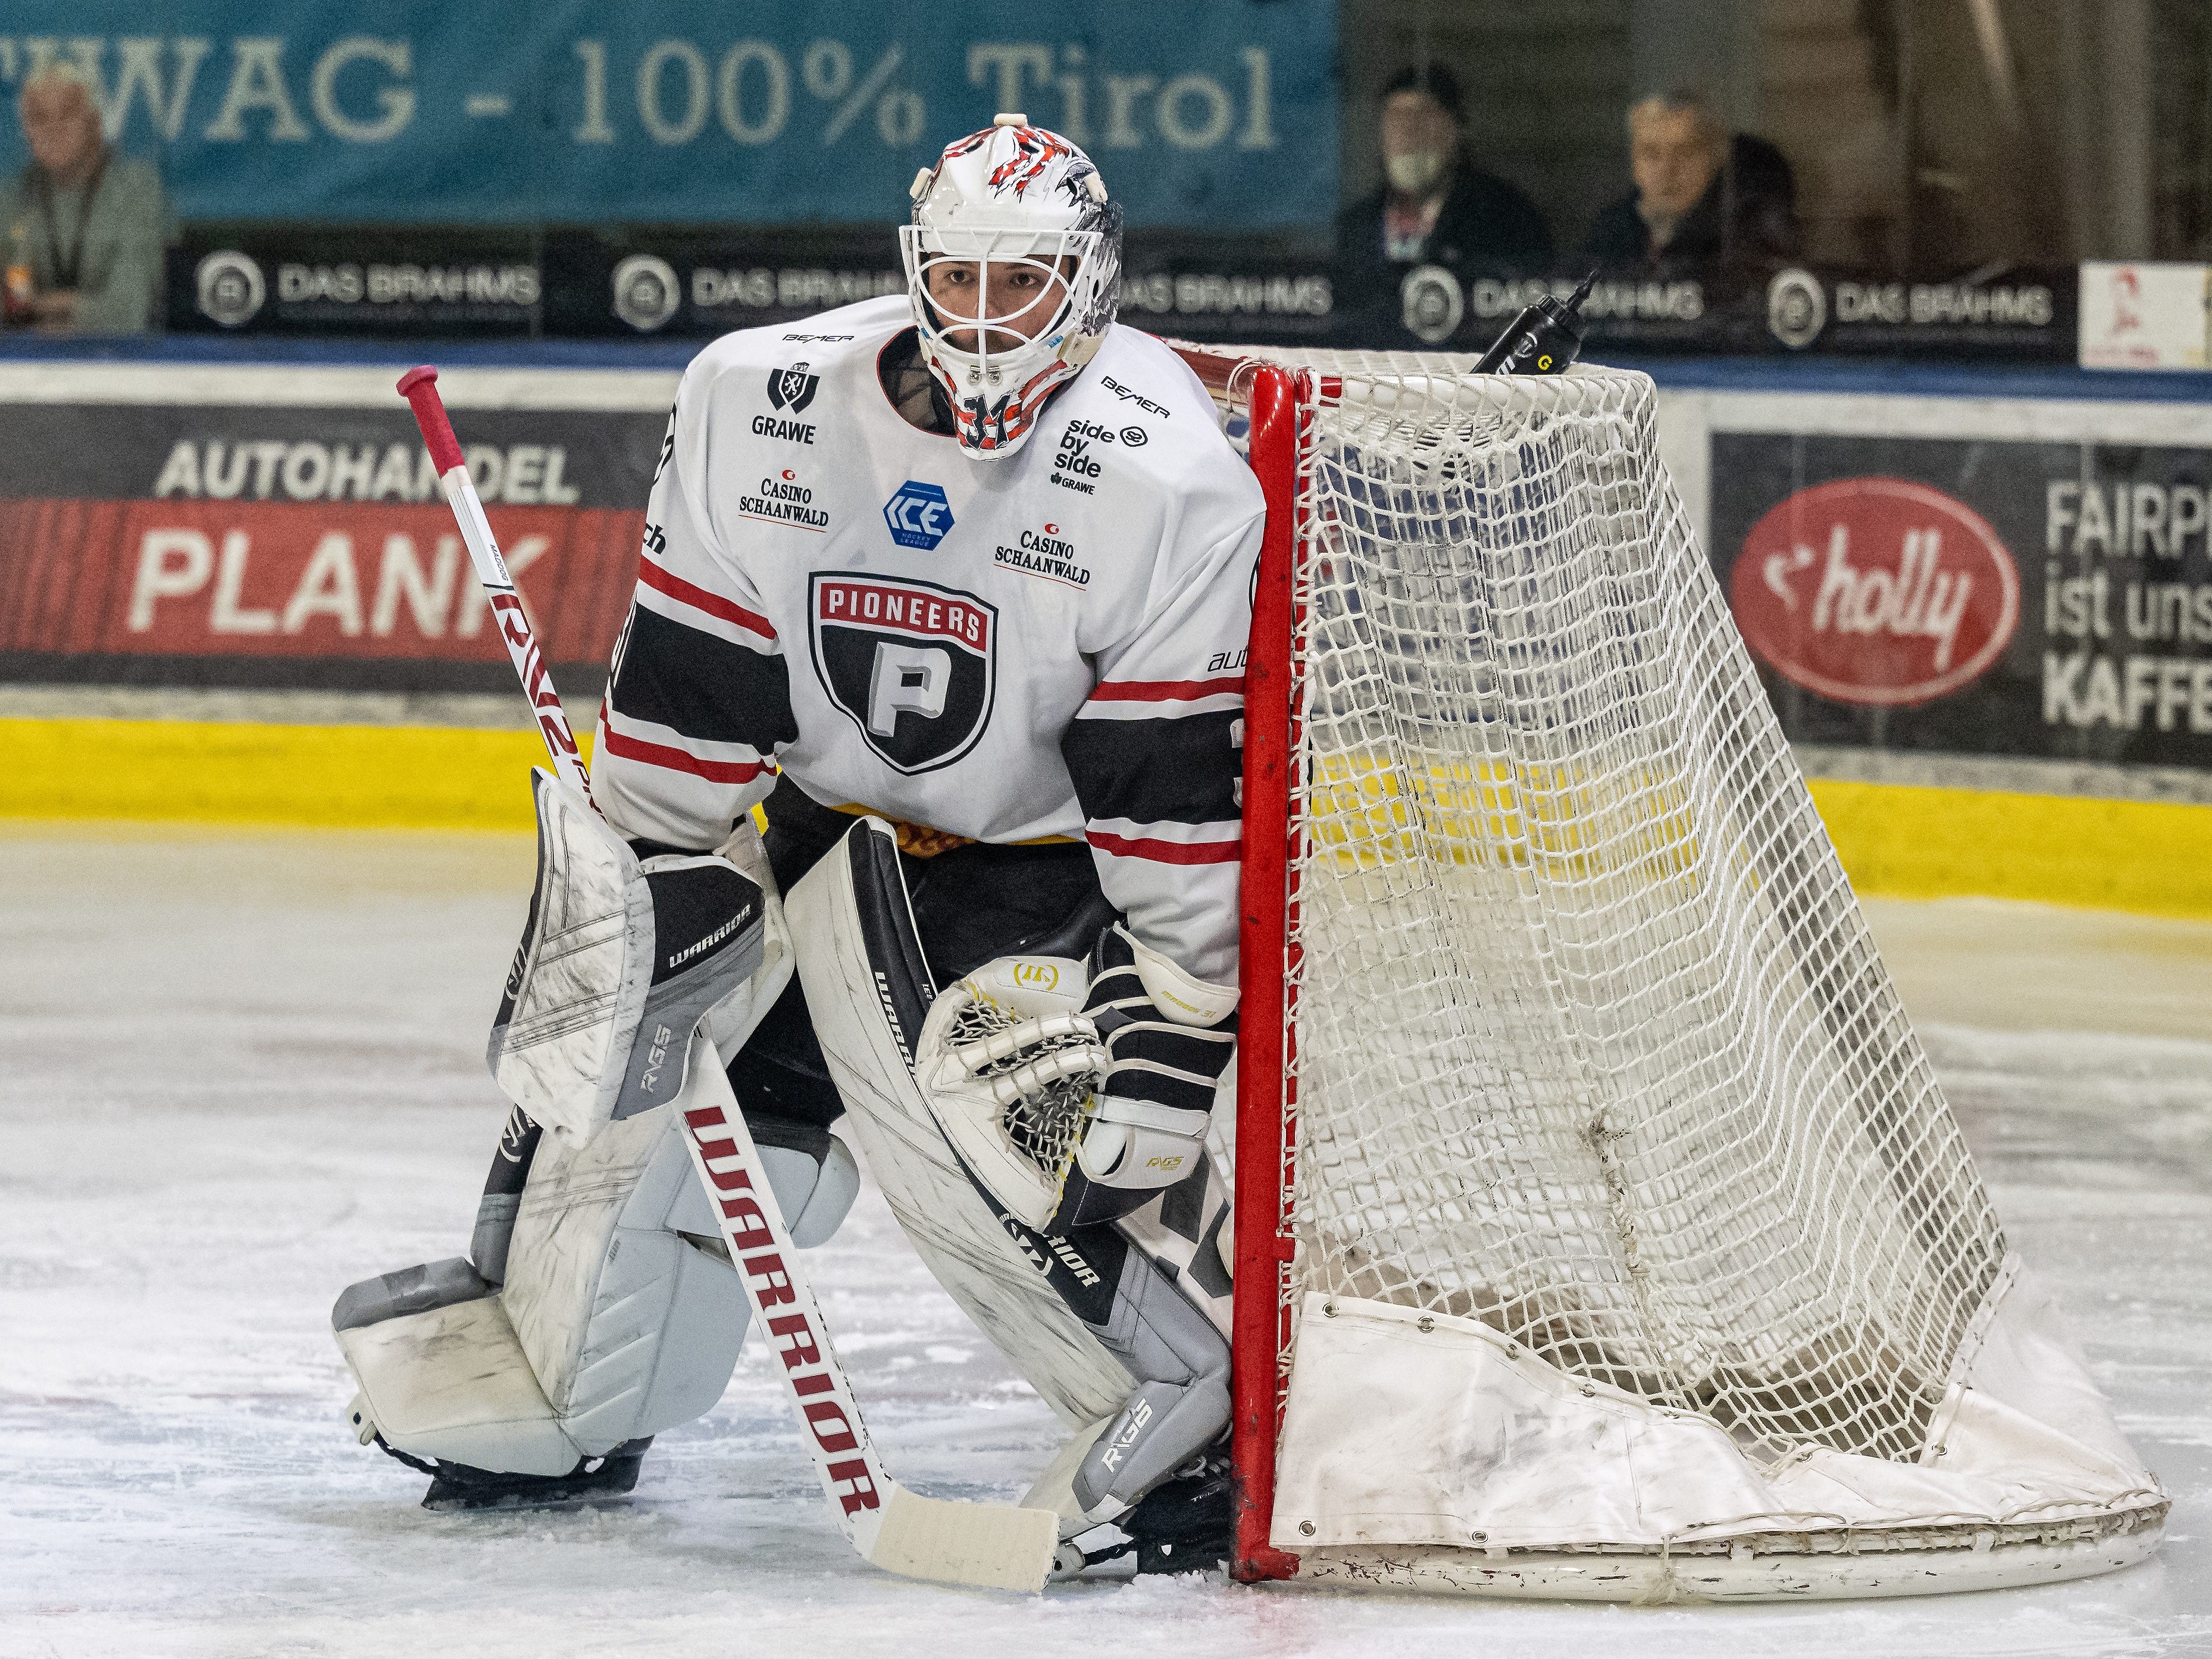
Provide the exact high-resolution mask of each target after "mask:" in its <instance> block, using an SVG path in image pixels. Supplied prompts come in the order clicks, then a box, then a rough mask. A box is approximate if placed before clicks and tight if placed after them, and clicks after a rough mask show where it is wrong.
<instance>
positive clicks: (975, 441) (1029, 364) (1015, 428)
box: [899, 115, 1121, 459]
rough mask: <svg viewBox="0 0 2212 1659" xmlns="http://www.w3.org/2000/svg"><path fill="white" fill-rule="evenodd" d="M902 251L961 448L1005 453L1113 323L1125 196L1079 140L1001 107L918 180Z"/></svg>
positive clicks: (925, 350) (926, 353)
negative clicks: (1109, 185) (1109, 193)
mask: <svg viewBox="0 0 2212 1659" xmlns="http://www.w3.org/2000/svg"><path fill="white" fill-rule="evenodd" d="M899 251H900V255H901V257H902V259H903V260H904V262H905V264H906V278H907V291H908V295H909V296H910V297H911V299H912V301H913V303H914V319H915V325H916V326H917V328H918V329H919V330H920V332H921V356H922V362H924V363H925V364H926V365H927V368H928V369H929V372H930V374H931V375H933V377H934V378H935V380H936V381H937V383H938V385H939V386H942V387H943V388H944V390H945V395H946V396H947V397H948V398H950V399H951V404H952V412H953V422H954V435H955V436H956V437H957V439H958V440H959V442H960V447H962V448H963V449H964V450H966V451H967V452H968V453H969V454H971V455H975V456H978V457H981V458H986V459H987V458H993V457H997V456H1004V455H1011V454H1012V453H1014V452H1015V451H1016V450H1018V449H1019V448H1020V447H1022V445H1023V444H1024V443H1025V442H1026V441H1028V439H1029V436H1030V432H1031V431H1032V430H1034V429H1035V428H1036V420H1037V416H1038V415H1039V414H1040V413H1041V412H1042V410H1043V408H1044V402H1045V399H1046V398H1048V397H1049V396H1050V395H1051V393H1052V391H1053V388H1054V387H1055V386H1060V385H1063V384H1065V383H1066V381H1069V380H1073V379H1074V378H1075V377H1076V375H1078V374H1080V373H1082V371H1083V368H1084V365H1085V364H1086V363H1088V362H1090V361H1091V358H1092V357H1093V356H1097V351H1098V347H1099V345H1100V343H1102V342H1103V340H1104V339H1105V337H1106V330H1107V329H1108V327H1109V326H1110V325H1111V324H1112V323H1113V321H1114V302H1115V295H1117V294H1118V293H1119V291H1120V289H1121V208H1120V206H1119V205H1118V204H1115V203H1112V202H1109V201H1108V200H1107V199H1106V185H1105V181H1104V180H1103V179H1101V178H1100V177H1099V176H1098V169H1097V167H1093V166H1092V165H1091V158H1090V157H1089V156H1088V155H1085V154H1084V153H1083V152H1082V151H1081V150H1080V149H1077V148H1076V146H1075V145H1073V143H1069V142H1068V141H1067V140H1066V139H1065V138H1063V137H1060V135H1059V134H1058V133H1056V132H1049V131H1046V130H1045V129H1044V128H1042V127H1033V126H1031V125H1029V122H1028V119H1027V118H1026V117H1024V116H1019V115H1001V116H1000V117H999V118H998V120H997V121H996V122H995V123H994V125H990V126H988V127H986V128H984V129H983V131H981V132H975V133H970V134H969V136H968V137H965V138H963V139H960V140H958V141H957V143H952V144H949V145H947V146H946V147H945V154H944V155H941V156H939V158H938V162H937V165H936V166H935V167H925V168H924V169H923V170H922V171H921V173H920V174H918V175H917V176H916V177H915V181H914V222H913V223H911V224H909V225H906V226H903V227H902V228H901V229H900V232H899ZM933 272H937V273H939V276H938V278H937V284H936V287H935V289H934V290H933V288H932V273H933Z"/></svg>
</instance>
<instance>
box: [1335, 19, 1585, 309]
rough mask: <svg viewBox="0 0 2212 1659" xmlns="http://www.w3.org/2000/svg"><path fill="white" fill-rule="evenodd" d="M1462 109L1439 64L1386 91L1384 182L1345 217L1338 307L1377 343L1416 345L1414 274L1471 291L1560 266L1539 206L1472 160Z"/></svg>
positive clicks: (1406, 75)
mask: <svg viewBox="0 0 2212 1659" xmlns="http://www.w3.org/2000/svg"><path fill="white" fill-rule="evenodd" d="M1463 109H1464V105H1463V102H1462V96H1461V93H1460V86H1459V81H1458V78H1457V77H1456V76H1454V75H1453V74H1452V72H1451V71H1450V70H1448V69H1446V68H1445V67H1444V66H1443V64H1434V63H1431V64H1414V65H1411V66H1409V67H1407V68H1406V69H1404V70H1400V71H1399V72H1398V74H1396V75H1395V76H1392V77H1391V79H1390V81H1389V84H1388V85H1387V86H1385V87H1384V88H1383V123H1382V139H1383V188H1382V189H1381V190H1379V191H1376V192H1375V194H1373V195H1371V196H1369V197H1364V199H1362V200H1360V201H1358V202H1355V203H1354V204H1352V205H1351V206H1350V207H1348V208H1346V209H1345V210H1344V211H1343V212H1342V214H1340V216H1339V217H1338V220H1337V258H1338V270H1339V276H1338V306H1339V308H1340V313H1342V314H1343V315H1344V316H1346V319H1350V320H1352V322H1353V324H1354V325H1355V326H1357V327H1358V329H1359V330H1360V331H1361V333H1362V336H1363V338H1364V339H1366V340H1368V341H1369V342H1370V343H1375V344H1403V343H1408V342H1407V340H1406V339H1405V337H1404V331H1405V329H1406V327H1407V326H1408V325H1407V323H1406V322H1405V320H1404V313H1405V312H1406V308H1407V293H1406V290H1407V278H1408V277H1409V276H1411V275H1412V274H1413V273H1414V272H1415V271H1420V270H1437V271H1441V272H1443V273H1446V274H1448V277H1449V285H1450V286H1453V287H1455V288H1456V289H1457V290H1458V291H1460V292H1461V293H1464V291H1465V289H1466V286H1467V284H1468V283H1470V282H1472V281H1473V280H1474V279H1475V278H1476V277H1478V276H1515V275H1541V274H1542V273H1543V272H1544V271H1545V270H1547V268H1548V267H1549V265H1550V264H1551V262H1552V234H1551V230H1550V228H1548V227H1547V225H1546V224H1545V222H1544V216H1543V215H1542V214H1541V213H1540V212H1538V211H1537V210H1536V205H1535V204H1534V203H1533V202H1531V201H1530V200H1529V199H1528V197H1527V196H1525V195H1524V194H1522V192H1521V191H1519V190H1518V189H1516V188H1515V187H1514V186H1513V185H1510V184H1508V183H1507V182H1506V181H1505V180H1504V179H1501V178H1499V177H1498V176H1497V175H1496V174H1495V173H1486V172H1485V171H1483V169H1481V168H1480V167H1477V166H1475V165H1474V162H1473V161H1472V160H1471V159H1469V157H1468V155H1467V153H1466V149H1465V146H1464V144H1463V143H1462V120H1463ZM1438 280H1442V279H1439V278H1431V281H1432V282H1434V281H1438Z"/></svg>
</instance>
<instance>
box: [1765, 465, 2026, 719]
mask: <svg viewBox="0 0 2212 1659" xmlns="http://www.w3.org/2000/svg"><path fill="white" fill-rule="evenodd" d="M1729 605H1730V606H1731V607H1732V608H1733V609H1734V611H1735V620H1736V626H1737V627H1738V628H1740V629H1742V630H1743V637H1744V642H1745V643H1746V644H1747V645H1748V646H1750V647H1751V649H1752V651H1753V653H1754V654H1755V655H1756V656H1758V657H1759V659H1760V660H1761V661H1762V662H1765V664H1767V665H1769V666H1770V667H1771V668H1772V669H1773V670H1774V671H1775V672H1777V673H1778V674H1780V675H1781V676H1782V677H1783V678H1784V679H1786V680H1789V681H1790V682H1791V683H1792V684H1796V685H1802V686H1803V687H1804V688H1805V689H1806V690H1808V691H1816V692H1818V693H1819V694H1820V696H1824V697H1832V698H1834V699H1835V700H1836V701H1837V702H1850V703H1862V704H1878V705H1884V706H1888V707H1899V706H1903V705H1906V704H1911V703H1921V702H1929V701H1930V700H1931V699H1934V698H1936V697H1941V696H1946V695H1947V694H1948V693H1950V692H1953V691H1956V690H1959V689H1960V687H1961V686H1964V685H1966V684H1971V683H1972V681H1974V680H1975V679H1977V678H1979V677H1980V676H1981V675H1982V673H1983V672H1984V671H1986V670H1987V669H1988V668H1989V666H1990V664H1991V663H1993V662H1995V661H1996V659H1997V656H1998V654H1999V653H2001V652H2002V651H2003V649H2004V648H2005V646H2006V644H2007V643H2008V641H2010V640H2011V638H2012V636H2013V630H2014V629H2015V628H2016V627H2017V626H2018V625H2019V623H2020V572H2019V569H2018V567H2017V566H2015V563H2014V562H2013V556H2012V555H2011V553H2010V552H2008V550H2006V548H2005V545H2004V544H2003V543H2002V542H2001V541H1999V540H1998V539H1997V536H1996V532H1995V531H1994V530H1992V529H1990V526H1989V523H1988V521H1987V520H1984V519H1983V518H1982V516H1981V515H1980V514H1979V513H1976V512H1974V511H1973V510H1972V508H1971V507H1966V505H1965V504H1964V503H1963V502H1960V501H1954V499H1953V498H1952V497H1950V496H1948V495H1945V494H1943V492H1942V491H1941V490H1939V489H1929V487H1928V486H1927V485H1925V484H1917V483H1907V482H1906V481H1905V480H1904V479H1901V478H1839V479H1838V480H1836V481H1835V482H1834V483H1824V484H1815V485H1814V486H1813V487H1812V488H1811V489H1801V490H1799V491H1798V492H1797V493H1796V495H1792V496H1790V498H1789V499H1788V500H1787V501H1783V502H1781V503H1780V504H1779V505H1778V506H1776V507H1773V508H1772V509H1771V510H1770V511H1769V512H1768V513H1767V514H1766V515H1765V517H1764V518H1762V519H1761V520H1759V522H1758V523H1757V524H1755V525H1753V526H1752V530H1751V534H1750V535H1749V536H1747V537H1746V538H1744V544H1743V551H1742V553H1741V554H1740V555H1739V556H1737V559H1736V562H1735V568H1734V569H1733V570H1732V571H1731V572H1730V573H1729Z"/></svg>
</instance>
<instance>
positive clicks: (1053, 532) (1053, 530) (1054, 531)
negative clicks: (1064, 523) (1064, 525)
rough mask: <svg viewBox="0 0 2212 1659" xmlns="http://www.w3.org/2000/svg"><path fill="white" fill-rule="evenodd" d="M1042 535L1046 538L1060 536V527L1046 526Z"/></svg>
mask: <svg viewBox="0 0 2212 1659" xmlns="http://www.w3.org/2000/svg"><path fill="white" fill-rule="evenodd" d="M1044 533H1045V534H1046V535H1048V536H1057V535H1058V534H1060V526H1058V525H1056V524H1048V525H1047V526H1045V527H1044Z"/></svg>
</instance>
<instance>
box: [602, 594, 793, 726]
mask: <svg viewBox="0 0 2212 1659" xmlns="http://www.w3.org/2000/svg"><path fill="white" fill-rule="evenodd" d="M611 699H612V702H613V707H614V710H615V712H616V713H617V714H620V715H622V716H623V718H624V719H626V720H639V721H642V722H644V723H645V724H647V725H651V726H665V727H666V728H667V729H668V730H670V731H671V732H675V733H677V734H678V736H680V737H685V738H692V739H694V740H695V741H696V742H700V743H742V744H750V746H751V747H752V748H753V749H755V750H757V751H758V752H759V753H761V754H763V755H772V754H774V753H775V748H776V745H777V744H786V743H790V742H791V741H793V739H794V738H797V737H798V736H799V722H798V720H797V719H796V718H795V717H794V716H793V714H792V712H791V677H790V673H789V671H788V670H787V667H786V666H785V663H784V659H783V658H782V657H781V655H779V654H775V653H769V652H764V651H750V650H747V649H746V648H745V647H744V646H742V645H736V644H733V643H732V642H731V641H728V640H726V639H723V638H721V637H720V636H719V635H714V634H708V633H704V632H702V631H701V630H700V629H696V628H687V627H686V626H684V623H680V622H678V621H676V620H674V619H673V618H672V617H664V616H662V615H661V614H660V613H659V611H650V610H647V608H646V607H645V606H643V605H635V606H633V607H631V610H630V620H629V636H628V638H627V639H626V640H625V641H624V642H623V649H622V662H621V665H620V666H619V667H618V668H617V670H616V671H615V683H614V685H613V688H612V690H611Z"/></svg>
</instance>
